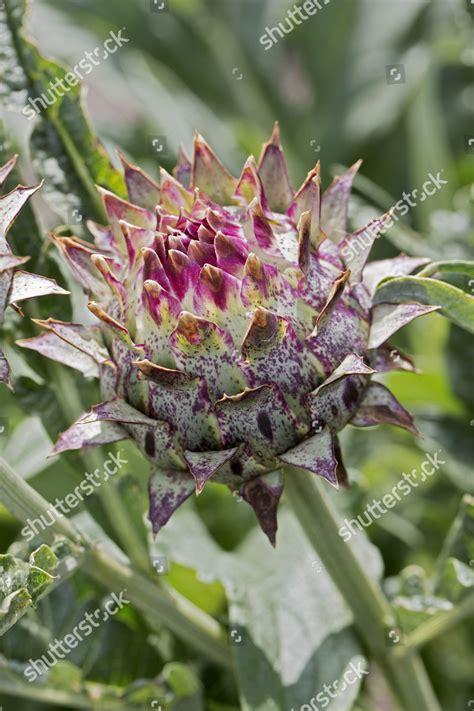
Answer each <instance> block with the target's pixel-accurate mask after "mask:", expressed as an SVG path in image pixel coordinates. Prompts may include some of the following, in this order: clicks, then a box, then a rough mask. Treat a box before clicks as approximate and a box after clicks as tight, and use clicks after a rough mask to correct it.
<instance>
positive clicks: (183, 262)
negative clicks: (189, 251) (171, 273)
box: [168, 249, 189, 271]
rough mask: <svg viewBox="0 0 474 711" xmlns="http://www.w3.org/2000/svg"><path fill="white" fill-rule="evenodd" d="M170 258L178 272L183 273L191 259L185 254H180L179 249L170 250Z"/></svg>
mask: <svg viewBox="0 0 474 711" xmlns="http://www.w3.org/2000/svg"><path fill="white" fill-rule="evenodd" d="M168 258H169V260H170V262H171V264H172V265H173V267H174V268H175V269H176V270H177V271H181V270H182V269H184V268H185V267H186V266H187V265H188V263H189V259H188V258H187V256H186V255H185V254H184V252H180V250H179V249H170V250H168Z"/></svg>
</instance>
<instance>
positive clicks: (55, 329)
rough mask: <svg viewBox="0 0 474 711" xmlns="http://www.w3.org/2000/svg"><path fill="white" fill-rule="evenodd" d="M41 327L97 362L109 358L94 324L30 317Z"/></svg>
mask: <svg viewBox="0 0 474 711" xmlns="http://www.w3.org/2000/svg"><path fill="white" fill-rule="evenodd" d="M32 320H33V321H34V323H37V324H38V325H39V326H41V327H42V328H45V329H47V330H48V331H51V332H52V333H55V334H56V335H57V336H58V337H59V338H61V339H62V340H63V341H66V343H69V344H70V345H71V346H74V347H75V348H77V349H78V350H79V351H82V352H83V353H86V354H87V355H88V356H90V357H91V358H93V359H94V360H95V361H96V362H97V363H104V362H105V361H106V360H108V358H109V353H108V351H107V349H106V348H105V346H104V345H103V344H102V337H101V333H100V330H99V329H98V328H96V327H95V326H83V325H82V324H80V323H69V322H66V321H56V320H55V319H52V318H49V319H47V320H46V321H43V320H41V319H32Z"/></svg>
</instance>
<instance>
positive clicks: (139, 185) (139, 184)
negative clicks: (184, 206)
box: [119, 153, 160, 210]
mask: <svg viewBox="0 0 474 711" xmlns="http://www.w3.org/2000/svg"><path fill="white" fill-rule="evenodd" d="M119 157H120V160H121V162H122V165H123V167H124V172H125V183H126V185H127V191H128V197H129V200H130V201H131V202H132V203H134V204H135V205H138V206H139V207H144V208H146V209H148V210H154V209H155V207H156V206H157V205H159V203H160V186H159V185H158V183H157V182H155V181H154V180H153V178H151V177H150V176H149V175H147V174H146V173H145V172H144V171H143V170H142V169H141V168H138V167H137V166H136V165H132V164H131V163H129V162H128V161H127V159H126V158H125V157H124V156H123V155H122V154H121V153H119Z"/></svg>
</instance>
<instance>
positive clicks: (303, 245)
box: [298, 210, 311, 276]
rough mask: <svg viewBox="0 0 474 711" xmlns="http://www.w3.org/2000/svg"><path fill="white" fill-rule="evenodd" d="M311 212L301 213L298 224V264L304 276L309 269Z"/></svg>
mask: <svg viewBox="0 0 474 711" xmlns="http://www.w3.org/2000/svg"><path fill="white" fill-rule="evenodd" d="M310 249H311V212H310V211H309V210H308V211H307V212H303V214H302V215H301V217H300V221H299V222H298V264H299V267H300V269H301V271H302V272H303V274H304V275H305V276H306V275H307V274H308V272H309V267H310Z"/></svg>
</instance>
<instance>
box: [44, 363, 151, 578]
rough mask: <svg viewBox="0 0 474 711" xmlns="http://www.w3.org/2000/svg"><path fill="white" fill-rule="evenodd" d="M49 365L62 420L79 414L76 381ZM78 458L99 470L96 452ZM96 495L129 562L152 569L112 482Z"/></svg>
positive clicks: (144, 547)
mask: <svg viewBox="0 0 474 711" xmlns="http://www.w3.org/2000/svg"><path fill="white" fill-rule="evenodd" d="M49 367H50V368H51V369H52V370H53V371H54V381H53V382H56V384H57V387H58V389H59V391H60V396H59V395H58V402H59V403H60V405H61V404H62V403H67V408H64V413H65V416H66V419H70V418H71V414H73V416H76V417H79V415H81V414H82V412H83V409H84V408H83V404H82V400H81V397H80V394H79V392H78V389H77V387H76V383H75V382H74V380H73V378H72V376H71V374H70V373H69V372H68V371H67V370H66V368H64V367H62V366H59V365H57V364H56V363H51V364H50V365H49ZM61 406H62V405H61ZM71 411H72V413H71ZM81 457H82V458H83V460H84V462H85V463H86V466H87V468H88V469H92V471H94V470H95V469H98V470H99V472H100V471H102V467H103V462H102V461H100V458H99V455H98V453H97V452H96V451H94V450H90V451H86V450H82V451H81ZM97 496H98V497H99V499H100V501H101V504H102V507H103V509H104V511H105V513H106V515H107V518H108V519H109V523H110V525H111V526H112V528H113V530H114V531H115V534H116V536H117V538H118V540H119V541H120V545H121V546H122V548H123V550H124V551H125V553H126V554H127V556H128V558H129V559H130V561H131V562H132V563H133V564H134V565H135V566H136V567H137V568H138V569H139V570H141V571H142V572H144V573H148V572H152V570H153V569H152V567H151V561H150V555H149V551H148V548H147V546H146V545H145V544H144V543H143V541H142V539H141V538H140V536H139V535H138V534H137V531H136V530H135V528H134V526H133V521H132V519H131V517H130V516H129V514H128V512H127V509H126V508H125V506H124V503H123V501H122V499H121V497H120V495H119V493H118V491H117V489H116V487H115V485H114V482H113V481H111V482H110V483H109V485H108V486H107V487H103V486H100V487H98V489H97Z"/></svg>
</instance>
